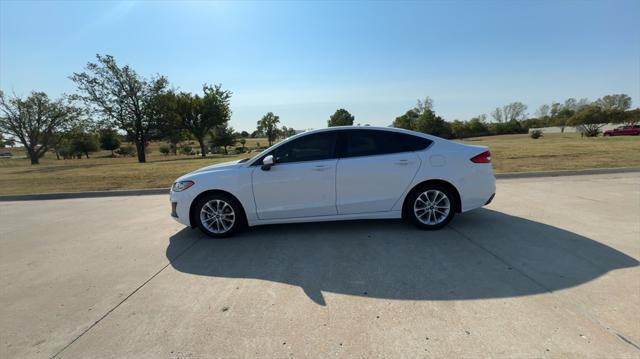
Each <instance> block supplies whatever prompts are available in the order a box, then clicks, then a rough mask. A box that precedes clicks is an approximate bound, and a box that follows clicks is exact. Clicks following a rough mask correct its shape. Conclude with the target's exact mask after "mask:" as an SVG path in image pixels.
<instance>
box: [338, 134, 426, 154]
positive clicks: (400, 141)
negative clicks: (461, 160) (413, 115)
mask: <svg viewBox="0 0 640 359" xmlns="http://www.w3.org/2000/svg"><path fill="white" fill-rule="evenodd" d="M345 134H346V136H345V137H344V140H343V141H344V144H343V149H342V151H341V153H342V154H343V156H344V157H358V156H373V155H384V154H391V153H400V152H411V151H420V150H424V149H425V148H427V147H429V145H430V144H431V142H432V141H431V140H428V139H426V138H422V137H417V136H412V135H408V134H404V133H397V132H391V131H380V130H352V131H347V132H346V133H345Z"/></svg>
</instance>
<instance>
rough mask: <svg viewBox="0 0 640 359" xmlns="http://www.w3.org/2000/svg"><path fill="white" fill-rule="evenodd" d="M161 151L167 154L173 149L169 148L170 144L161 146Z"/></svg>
mask: <svg viewBox="0 0 640 359" xmlns="http://www.w3.org/2000/svg"><path fill="white" fill-rule="evenodd" d="M160 153H162V154H163V155H165V156H167V155H168V154H169V153H171V149H170V148H169V146H164V145H163V146H160Z"/></svg>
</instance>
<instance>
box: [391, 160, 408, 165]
mask: <svg viewBox="0 0 640 359" xmlns="http://www.w3.org/2000/svg"><path fill="white" fill-rule="evenodd" d="M409 163H411V162H409V160H398V161H396V162H395V164H397V165H408V164H409Z"/></svg>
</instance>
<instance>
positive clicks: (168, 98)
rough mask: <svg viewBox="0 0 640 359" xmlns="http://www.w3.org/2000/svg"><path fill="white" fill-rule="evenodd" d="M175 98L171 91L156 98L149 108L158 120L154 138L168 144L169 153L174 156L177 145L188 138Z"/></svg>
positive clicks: (176, 151)
mask: <svg viewBox="0 0 640 359" xmlns="http://www.w3.org/2000/svg"><path fill="white" fill-rule="evenodd" d="M177 106H178V104H177V97H176V94H175V93H174V92H173V91H168V92H167V93H166V94H162V95H159V96H156V97H154V98H153V99H152V102H151V106H150V108H151V109H152V111H154V112H155V117H156V118H157V119H158V128H157V132H156V134H155V136H154V137H156V138H157V139H161V140H164V141H167V142H168V143H169V152H170V153H173V154H174V155H176V154H177V153H178V144H179V143H180V142H182V141H184V140H186V139H187V138H188V132H187V131H186V130H185V129H184V127H183V125H182V122H181V121H180V116H179V114H178V111H177Z"/></svg>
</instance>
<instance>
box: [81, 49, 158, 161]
mask: <svg viewBox="0 0 640 359" xmlns="http://www.w3.org/2000/svg"><path fill="white" fill-rule="evenodd" d="M96 58H97V61H96V62H95V63H92V62H89V63H87V66H86V68H85V71H84V72H81V73H74V74H73V75H72V76H71V80H73V82H75V83H76V85H77V86H78V90H79V92H80V93H81V95H80V96H79V98H81V99H82V100H84V102H85V104H87V106H88V107H89V108H90V109H91V110H92V111H94V112H96V113H99V114H100V115H102V116H103V119H104V120H105V121H106V122H109V123H110V124H111V125H112V126H114V127H118V128H120V129H121V130H123V131H125V132H126V133H127V135H128V137H129V138H131V139H132V140H133V141H134V142H135V145H136V150H137V154H138V162H140V163H143V162H146V156H145V146H146V144H147V142H148V140H149V135H150V133H151V131H152V130H154V129H155V128H157V121H158V118H156V117H155V115H156V112H155V111H153V108H152V106H150V105H151V103H152V100H153V99H154V98H155V97H156V96H159V95H162V94H164V93H166V91H167V87H168V81H167V79H166V78H165V77H163V76H157V77H153V78H151V79H146V78H143V77H141V76H140V75H138V74H137V73H136V72H135V71H134V70H133V69H132V68H130V67H129V66H128V65H126V66H123V67H120V66H118V64H117V63H116V61H115V59H114V58H113V57H112V56H110V55H105V56H101V55H96Z"/></svg>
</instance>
